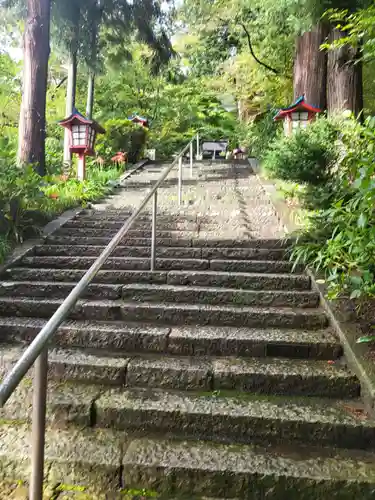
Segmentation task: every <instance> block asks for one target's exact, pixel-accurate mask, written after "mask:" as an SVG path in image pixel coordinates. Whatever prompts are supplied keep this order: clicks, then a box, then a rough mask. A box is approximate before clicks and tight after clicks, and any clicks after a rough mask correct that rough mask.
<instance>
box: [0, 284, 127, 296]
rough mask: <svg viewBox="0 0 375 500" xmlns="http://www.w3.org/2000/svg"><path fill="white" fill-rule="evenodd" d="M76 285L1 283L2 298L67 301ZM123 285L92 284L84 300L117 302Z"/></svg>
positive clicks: (0, 293) (0, 294)
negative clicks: (10, 296)
mask: <svg viewBox="0 0 375 500" xmlns="http://www.w3.org/2000/svg"><path fill="white" fill-rule="evenodd" d="M75 285H76V283H74V282H72V283H69V282H68V283H53V282H50V281H16V282H14V281H0V297H7V296H9V295H12V296H13V297H35V298H36V297H41V298H46V297H49V298H61V299H65V298H66V297H67V296H68V295H69V293H70V292H71V291H72V290H73V288H74V287H75ZM122 288H123V285H113V284H111V285H109V284H103V283H100V284H95V283H94V284H91V285H89V286H88V288H87V290H86V291H85V292H84V293H83V295H82V298H85V297H87V298H93V299H97V300H100V299H110V300H116V299H121V297H122Z"/></svg>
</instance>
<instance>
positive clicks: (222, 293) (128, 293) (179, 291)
mask: <svg viewBox="0 0 375 500" xmlns="http://www.w3.org/2000/svg"><path fill="white" fill-rule="evenodd" d="M26 287H27V285H25V288H26ZM20 288H21V289H22V286H21V287H15V288H14V289H16V290H19V289H20ZM0 292H1V288H0ZM9 293H12V287H10V292H9ZM20 293H22V292H21V291H20ZM103 294H104V297H105V294H106V290H104V291H103ZM39 296H41V295H39ZM98 297H99V295H98ZM122 297H123V298H124V299H126V300H130V301H146V302H154V301H155V302H182V303H187V304H189V303H195V304H196V303H200V304H228V303H230V304H232V305H233V306H239V307H241V306H270V307H303V308H308V307H318V305H319V301H320V296H319V293H317V292H312V291H300V290H299V291H292V292H289V291H285V290H281V291H264V290H235V289H231V288H213V287H212V288H208V287H194V286H181V285H180V286H175V285H150V284H147V285H145V284H137V283H134V284H128V285H124V286H123V288H122Z"/></svg>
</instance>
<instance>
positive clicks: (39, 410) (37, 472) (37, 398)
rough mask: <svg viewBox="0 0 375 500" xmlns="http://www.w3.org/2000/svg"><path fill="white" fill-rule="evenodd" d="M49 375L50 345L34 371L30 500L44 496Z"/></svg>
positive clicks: (37, 362) (39, 358) (41, 355)
mask: <svg viewBox="0 0 375 500" xmlns="http://www.w3.org/2000/svg"><path fill="white" fill-rule="evenodd" d="M47 376H48V347H45V348H44V349H43V351H42V352H41V354H40V356H39V357H38V358H37V360H36V362H35V371H34V383H33V415H32V434H31V439H32V446H31V448H32V449H31V478H30V491H29V496H30V500H41V498H43V480H44V444H45V433H46V407H47Z"/></svg>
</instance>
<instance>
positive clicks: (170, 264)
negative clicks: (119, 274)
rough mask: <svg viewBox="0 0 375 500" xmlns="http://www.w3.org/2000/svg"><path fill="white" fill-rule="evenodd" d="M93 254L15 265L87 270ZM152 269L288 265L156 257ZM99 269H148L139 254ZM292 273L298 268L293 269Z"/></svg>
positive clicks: (277, 269)
mask: <svg viewBox="0 0 375 500" xmlns="http://www.w3.org/2000/svg"><path fill="white" fill-rule="evenodd" d="M95 260H96V257H92V256H91V257H90V256H87V257H84V256H78V257H73V256H50V255H49V256H34V257H24V258H23V259H22V260H21V262H20V263H19V264H18V265H19V266H25V267H35V268H49V269H50V268H56V269H89V267H90V266H92V264H93V263H94V262H95ZM155 264H156V269H159V270H163V269H164V270H166V269H168V270H189V269H191V270H206V269H210V270H211V271H220V272H221V271H224V272H232V273H234V272H242V273H290V272H292V264H291V263H290V262H284V261H265V260H220V259H217V260H207V259H182V258H180V259H177V258H175V259H173V258H160V257H159V258H157V259H156V263H155ZM102 269H123V270H125V269H133V270H145V271H147V270H149V269H150V259H147V258H142V257H110V258H109V259H107V261H106V262H105V264H104V265H103V267H102ZM295 271H296V272H297V271H298V270H295Z"/></svg>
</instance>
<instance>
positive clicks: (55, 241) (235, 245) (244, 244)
mask: <svg viewBox="0 0 375 500" xmlns="http://www.w3.org/2000/svg"><path fill="white" fill-rule="evenodd" d="M187 234H188V233H185V235H184V237H183V236H181V237H179V238H177V239H176V238H168V237H159V238H157V240H156V241H157V244H158V245H159V246H162V247H171V246H172V247H180V246H183V247H194V248H203V249H211V248H215V249H218V248H225V249H227V248H232V249H235V250H237V249H248V248H251V249H253V248H262V249H282V248H286V246H288V245H284V243H283V242H279V241H278V240H266V239H263V240H256V239H246V240H234V239H225V240H218V239H207V238H193V239H192V238H190V237H189V236H187ZM110 240H111V237H110V236H106V237H103V236H88V235H86V236H84V235H81V236H74V235H72V234H70V233H69V232H67V234H65V235H58V234H57V233H54V234H52V235H51V236H48V237H47V238H46V242H47V243H48V244H51V245H107V244H108V243H109V242H110ZM122 242H123V243H126V245H128V246H130V245H131V246H147V247H149V246H151V238H146V237H144V238H143V237H136V236H132V235H130V236H129V235H127V236H125V237H124V238H123V240H122Z"/></svg>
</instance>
